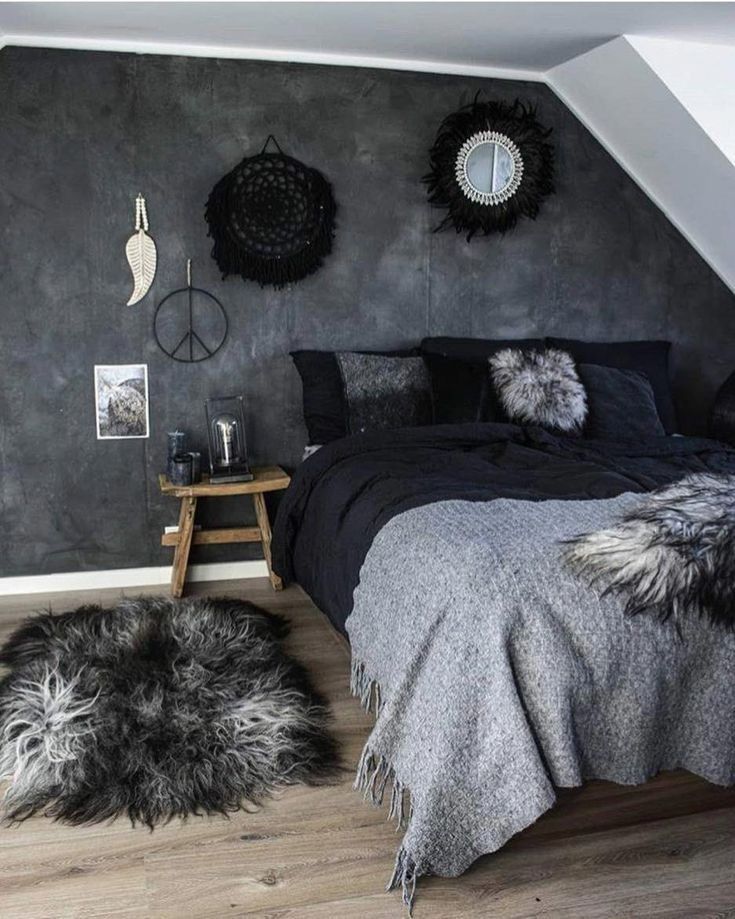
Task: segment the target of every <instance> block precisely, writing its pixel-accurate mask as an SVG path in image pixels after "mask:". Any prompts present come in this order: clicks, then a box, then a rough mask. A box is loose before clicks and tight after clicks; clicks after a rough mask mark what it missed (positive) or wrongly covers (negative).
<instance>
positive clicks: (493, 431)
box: [272, 424, 735, 633]
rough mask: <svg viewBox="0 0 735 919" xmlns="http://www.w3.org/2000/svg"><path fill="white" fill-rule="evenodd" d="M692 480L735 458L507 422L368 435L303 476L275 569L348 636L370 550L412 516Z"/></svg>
mask: <svg viewBox="0 0 735 919" xmlns="http://www.w3.org/2000/svg"><path fill="white" fill-rule="evenodd" d="M690 472H727V473H735V450H734V449H731V448H729V447H727V446H725V445H724V444H721V443H718V442H716V441H711V440H703V439H699V438H689V437H657V438H653V439H651V440H648V441H642V442H637V443H630V442H609V441H592V440H585V439H582V438H580V437H572V436H569V437H556V436H553V435H551V434H549V433H548V432H546V431H543V430H541V429H539V428H519V427H516V426H515V425H505V424H462V425H438V426H433V427H421V428H410V429H401V430H398V431H380V432H371V433H367V434H360V435H356V436H354V437H348V438H344V439H343V440H338V441H335V442H334V443H331V444H328V445H326V446H324V447H322V448H321V449H320V450H319V451H317V453H315V454H314V455H313V456H311V457H310V458H309V459H308V460H306V462H304V463H303V464H302V465H301V466H300V467H299V468H298V470H297V471H296V472H295V474H294V476H293V480H292V482H291V486H290V487H289V489H288V491H287V492H286V494H285V496H284V498H283V500H282V502H281V505H280V507H279V511H278V516H277V518H276V522H275V526H274V533H273V547H272V550H273V566H274V568H275V570H276V572H277V573H278V574H279V575H281V577H282V578H283V579H284V580H285V581H287V582H288V581H297V582H298V583H299V584H301V586H302V587H303V588H304V589H305V590H306V592H307V593H308V594H309V595H310V596H311V598H312V599H313V600H314V602H315V603H316V605H317V606H318V607H319V608H320V609H321V610H322V611H323V612H324V613H326V614H327V615H328V616H329V618H330V620H331V621H332V623H333V624H334V625H335V627H336V628H337V629H339V631H341V632H343V633H344V631H345V628H344V626H345V621H346V619H347V617H348V616H349V614H350V612H351V610H352V594H353V591H354V589H355V587H356V586H357V583H358V580H359V574H360V568H361V567H362V563H363V561H364V559H365V556H366V554H367V552H368V549H369V548H370V546H371V544H372V541H373V539H374V537H375V535H376V534H377V533H378V531H379V530H380V529H381V527H383V526H384V525H385V524H386V523H387V522H388V521H389V520H390V519H391V518H392V517H394V516H396V515H397V514H400V513H402V512H403V511H407V510H409V509H411V508H414V507H418V506H420V505H424V504H430V503H433V502H436V501H446V500H451V499H461V500H465V501H490V500H492V499H493V498H498V497H504V498H518V499H521V500H532V501H542V500H545V499H548V498H556V499H560V498H561V499H577V500H578V499H585V498H612V497H615V496H616V495H619V494H622V493H623V492H631V491H632V492H644V491H650V490H651V489H653V488H656V487H658V486H659V485H663V484H665V483H667V482H671V481H674V480H676V479H678V478H681V477H682V476H684V475H686V474H688V473H690Z"/></svg>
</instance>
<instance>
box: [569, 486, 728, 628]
mask: <svg viewBox="0 0 735 919" xmlns="http://www.w3.org/2000/svg"><path fill="white" fill-rule="evenodd" d="M564 558H565V560H566V562H567V563H568V564H569V565H570V566H571V567H572V568H573V569H574V570H575V571H576V572H578V573H579V574H581V575H582V576H583V577H585V578H586V579H587V580H588V581H589V582H590V583H593V584H595V583H596V584H600V585H602V586H604V589H605V592H610V591H613V592H623V593H626V594H627V595H628V597H627V603H626V612H628V613H640V612H644V611H650V612H652V613H654V614H656V615H658V616H659V617H660V618H661V619H663V620H666V619H668V618H669V617H673V618H674V619H675V620H676V621H677V622H678V621H680V620H681V617H683V616H685V615H698V616H704V617H706V618H708V619H709V620H711V621H712V622H716V623H721V624H723V625H725V626H727V627H728V628H730V629H735V476H728V475H710V474H698V475H690V476H687V477H686V478H684V479H682V480H681V481H680V482H677V483H675V484H674V485H668V486H666V487H665V488H661V489H659V490H658V491H656V492H653V493H652V494H650V495H647V496H646V497H645V498H644V499H643V500H642V501H641V503H640V504H639V505H638V506H637V507H636V508H634V509H633V510H631V511H628V512H627V513H626V514H624V515H623V517H622V519H621V522H620V524H618V526H616V527H613V528H612V529H607V530H600V531H598V532H596V533H588V534H587V535H584V536H578V537H577V538H576V539H574V540H571V541H570V542H569V543H568V544H567V548H566V550H565V551H564Z"/></svg>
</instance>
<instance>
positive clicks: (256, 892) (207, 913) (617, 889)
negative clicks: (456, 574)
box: [0, 579, 735, 919]
mask: <svg viewBox="0 0 735 919" xmlns="http://www.w3.org/2000/svg"><path fill="white" fill-rule="evenodd" d="M193 590H194V591H195V592H196V593H209V594H219V595H225V594H228V595H237V596H242V597H246V598H247V599H251V600H253V601H254V602H256V603H261V604H262V605H264V606H266V607H268V608H269V609H271V610H273V611H275V612H279V613H282V614H284V615H286V616H288V617H289V618H290V619H291V620H292V622H293V632H292V635H291V638H290V639H289V646H290V650H291V652H292V653H294V654H296V655H298V656H299V657H300V658H301V659H302V660H303V661H304V663H305V664H306V665H307V666H308V667H309V668H310V670H311V672H312V674H313V677H314V680H315V682H316V684H317V685H318V686H319V688H320V689H321V690H322V691H323V692H324V693H325V694H326V695H327V696H328V697H329V699H330V701H331V703H332V706H333V710H334V715H335V730H336V733H337V735H338V737H339V740H340V742H341V744H342V747H343V751H344V757H345V761H346V763H347V765H348V766H349V771H348V772H346V773H345V777H344V780H343V781H342V782H340V783H339V784H337V785H336V786H332V787H324V788H302V787H298V788H292V789H289V790H288V791H287V792H285V793H282V794H280V795H279V797H278V798H277V799H276V800H273V801H271V802H270V803H268V804H267V805H266V806H265V807H264V808H263V809H262V810H260V811H259V812H257V813H252V814H250V813H249V814H246V813H238V814H237V815H236V816H234V817H232V818H231V819H230V820H225V819H220V818H216V819H215V818H197V819H192V820H189V821H188V822H186V823H184V822H176V823H172V824H170V825H169V826H166V827H161V828H159V829H157V830H155V832H153V833H149V832H148V831H147V830H144V829H135V830H133V829H132V828H131V827H130V826H129V825H127V824H126V823H125V822H124V821H118V822H116V823H114V824H112V825H109V826H95V827H87V828H73V827H65V826H61V825H57V824H54V823H52V822H51V821H49V820H47V819H45V818H42V817H39V818H34V819H32V820H29V821H27V822H26V823H25V824H23V825H22V826H20V827H16V828H2V829H0V917H2V919H46V917H48V919H61V917H156V919H205V917H207V919H209V917H211V919H220V917H224V916H232V917H239V916H247V917H259V919H382V917H402V916H403V910H402V907H401V905H400V901H399V897H398V896H397V894H396V893H390V894H387V893H385V892H384V891H383V888H384V885H385V882H386V880H387V878H388V876H389V874H390V872H391V870H392V866H393V858H394V854H395V850H396V847H397V845H398V842H399V839H400V837H399V836H398V835H397V834H396V833H395V830H394V828H393V826H392V825H390V824H388V823H387V822H386V821H385V812H384V811H383V810H379V809H375V808H372V807H370V806H369V805H368V804H366V803H364V802H363V801H362V798H361V797H360V795H359V794H358V793H357V792H355V791H353V790H352V787H351V785H352V769H353V767H354V765H355V763H356V761H357V758H358V755H359V752H360V750H361V747H362V744H363V742H364V740H365V738H366V737H367V734H368V732H369V729H370V724H371V720H370V718H368V716H366V715H365V714H364V713H363V712H362V711H361V710H360V708H359V706H358V704H357V703H356V702H355V701H354V700H353V699H352V698H351V696H350V695H349V690H348V671H349V667H348V659H347V656H346V651H345V649H344V648H343V647H342V646H341V645H340V643H339V642H338V640H337V639H336V637H335V636H334V634H333V633H332V631H331V630H330V629H329V627H328V626H327V625H326V623H325V621H324V620H323V619H322V618H321V616H320V614H319V613H318V612H316V611H315V610H314V608H313V606H312V605H311V603H310V602H309V600H308V599H306V597H305V596H304V595H303V594H302V593H301V592H300V591H299V590H298V588H290V589H288V590H286V591H283V592H282V593H279V594H276V593H274V592H273V591H272V590H271V588H270V586H269V584H268V582H267V581H266V580H265V579H264V580H262V581H242V582H233V581H229V582H225V583H220V584H204V585H201V584H200V585H195V586H194V588H193ZM150 592H155V591H150ZM119 595H120V591H112V590H110V591H100V592H98V593H94V594H93V593H92V592H90V591H87V592H85V593H83V594H76V595H72V594H57V595H48V596H45V597H39V596H35V597H16V598H0V641H1V640H2V639H3V638H4V636H6V635H7V634H8V632H9V631H10V630H11V629H12V628H13V627H14V626H15V625H17V624H18V623H19V622H20V621H21V620H22V619H23V618H25V617H26V616H27V615H28V614H30V613H31V612H33V611H34V610H36V609H39V608H43V607H47V606H49V605H50V606H51V607H52V608H53V609H55V610H59V611H60V610H64V609H71V608H73V607H74V606H76V605H79V604H80V603H81V602H93V601H96V602H100V603H103V604H106V603H111V602H113V601H114V599H115V598H116V597H117V596H119ZM464 916H466V917H492V919H511V917H512V919H520V917H536V916H539V917H540V916H543V917H565V919H570V917H571V919H612V917H618V919H619V917H635V919H638V917H646V916H656V917H668V919H673V917H681V919H694V917H735V791H727V790H723V789H719V788H715V787H714V786H710V785H707V784H706V783H705V782H703V781H701V780H699V779H695V778H694V777H692V776H689V775H686V774H684V773H681V774H670V775H667V776H661V777H659V778H658V779H656V780H655V781H654V782H651V783H649V784H648V785H645V786H641V787H638V788H632V789H631V788H621V787H619V786H615V785H611V784H608V783H604V782H597V783H592V784H590V785H589V786H587V787H586V788H584V789H576V790H573V791H567V792H564V793H562V797H561V800H560V804H559V805H558V807H557V808H556V809H555V810H554V811H552V812H551V813H550V814H547V815H546V816H544V817H543V818H542V819H541V820H539V822H538V823H537V824H535V825H534V826H533V827H531V828H530V829H529V830H527V831H526V832H524V833H522V834H520V835H519V836H517V837H516V838H515V839H514V840H512V841H511V842H510V843H509V844H508V845H507V846H506V847H505V848H504V849H502V850H501V851H500V852H498V853H496V854H495V855H491V856H486V857H485V858H483V859H481V860H480V861H479V862H478V863H477V864H476V865H475V866H474V867H473V868H472V869H471V870H470V871H469V872H467V874H465V875H464V877H462V878H454V879H443V878H427V879H424V880H423V881H422V882H421V884H420V887H419V894H418V897H417V902H416V908H415V917H416V919H453V917H464Z"/></svg>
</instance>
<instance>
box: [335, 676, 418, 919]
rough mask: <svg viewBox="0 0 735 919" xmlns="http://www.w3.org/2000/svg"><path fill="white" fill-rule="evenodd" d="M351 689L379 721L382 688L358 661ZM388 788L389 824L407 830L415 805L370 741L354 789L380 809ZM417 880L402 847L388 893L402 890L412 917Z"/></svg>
mask: <svg viewBox="0 0 735 919" xmlns="http://www.w3.org/2000/svg"><path fill="white" fill-rule="evenodd" d="M350 689H351V691H352V693H353V695H355V696H357V697H358V698H359V699H360V703H361V705H362V707H363V708H364V709H365V711H367V712H370V711H374V713H375V716H376V717H377V716H378V715H379V714H380V711H381V709H382V707H383V705H382V699H381V695H380V686H379V685H378V683H377V681H376V680H372V679H371V678H370V677H369V676H368V675H367V673H366V671H365V666H364V664H361V663H359V662H358V661H354V660H353V662H352V673H351V679H350ZM388 787H390V806H389V808H388V820H391V821H395V823H396V832H398V830H400V829H404V828H406V827H407V826H408V824H409V823H410V821H411V817H412V816H413V803H412V802H411V800H410V794H409V792H408V789H407V788H406V787H405V785H404V784H403V783H402V782H401V781H399V779H398V778H397V776H396V774H395V771H394V769H393V767H392V766H391V764H390V763H389V761H388V760H387V759H386V758H385V757H384V756H382V755H378V754H376V753H375V752H374V751H373V750H371V749H370V743H369V741H368V743H366V744H365V746H364V748H363V751H362V755H361V756H360V761H359V763H358V764H357V774H356V776H355V782H354V788H355V789H357V790H358V791H361V792H362V793H363V797H364V798H365V799H366V800H368V801H370V803H371V804H373V805H375V806H376V807H379V806H380V805H381V804H382V803H383V800H384V798H385V793H386V789H387V788H388ZM407 804H408V806H407ZM417 877H418V871H417V868H416V862H415V861H414V860H413V858H412V857H411V856H410V855H409V853H408V852H407V851H406V849H405V848H404V847H403V846H401V847H400V848H399V850H398V854H397V856H396V863H395V867H394V869H393V874H392V876H391V879H390V881H389V882H388V886H387V887H386V890H394V889H395V888H396V887H398V886H400V887H401V890H402V891H403V902H404V903H405V905H406V907H407V909H408V915H409V916H411V915H412V912H413V901H414V897H415V894H416V879H417Z"/></svg>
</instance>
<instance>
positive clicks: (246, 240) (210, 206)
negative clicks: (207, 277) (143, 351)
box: [205, 135, 336, 288]
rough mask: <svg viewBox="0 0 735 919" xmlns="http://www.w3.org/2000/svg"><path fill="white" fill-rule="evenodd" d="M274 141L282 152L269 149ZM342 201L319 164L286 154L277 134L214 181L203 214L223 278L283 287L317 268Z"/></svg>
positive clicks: (329, 247) (328, 248) (329, 246)
mask: <svg viewBox="0 0 735 919" xmlns="http://www.w3.org/2000/svg"><path fill="white" fill-rule="evenodd" d="M271 142H273V144H274V145H275V147H276V148H277V151H278V152H267V148H268V145H269V143H271ZM335 212H336V204H335V202H334V197H333V196H332V189H331V186H330V184H329V182H328V181H327V180H326V179H325V178H324V176H323V175H322V174H321V173H320V172H318V171H317V170H316V169H312V168H310V167H308V166H305V165H304V164H303V163H300V162H299V161H298V160H295V159H293V158H292V157H290V156H287V155H286V154H285V153H283V151H282V150H281V148H280V146H279V145H278V142H277V141H276V139H275V137H273V135H269V137H268V139H267V140H266V142H265V145H264V146H263V149H262V150H261V151H260V153H259V154H257V155H256V156H251V157H245V158H244V159H243V160H242V161H241V162H240V163H239V164H238V165H237V166H236V167H235V168H234V169H233V170H232V171H231V172H229V173H228V174H227V175H226V176H224V177H223V178H222V179H220V181H219V182H218V183H217V184H216V185H215V187H214V189H213V190H212V193H211V194H210V196H209V200H208V201H207V207H206V211H205V217H206V220H207V222H208V224H209V235H210V236H211V237H212V239H213V240H214V245H213V247H212V258H214V260H215V261H216V262H217V264H218V266H219V268H220V271H221V272H222V276H223V278H226V277H227V276H228V275H230V274H239V275H240V276H241V277H242V278H243V279H244V280H252V281H257V282H258V283H259V284H260V285H261V286H264V285H266V284H271V285H273V286H274V287H277V288H278V287H283V286H285V285H286V284H291V283H293V282H295V281H299V280H301V279H302V278H304V277H306V276H307V275H309V274H312V273H313V272H314V271H316V270H317V269H318V268H319V267H320V266H321V264H322V260H323V258H324V256H326V255H328V254H329V253H330V252H331V250H332V239H333V237H334V216H335Z"/></svg>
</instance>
